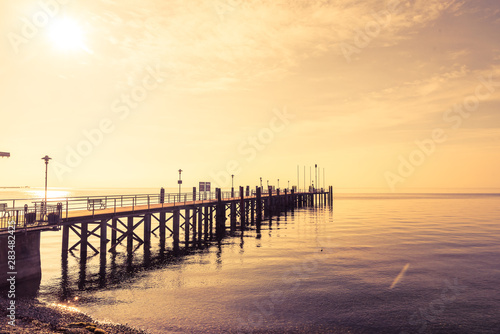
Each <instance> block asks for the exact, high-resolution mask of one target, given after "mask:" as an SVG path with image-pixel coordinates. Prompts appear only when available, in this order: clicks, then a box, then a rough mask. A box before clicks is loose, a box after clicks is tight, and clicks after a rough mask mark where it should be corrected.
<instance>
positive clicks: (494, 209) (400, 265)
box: [39, 194, 500, 333]
mask: <svg viewBox="0 0 500 334" xmlns="http://www.w3.org/2000/svg"><path fill="white" fill-rule="evenodd" d="M499 204H500V195H494V194H486V195H465V194H456V195H451V194H447V195H436V194H432V195H425V194H418V195H395V194H389V195H388V194H384V195H380V194H356V195H353V194H349V195H339V196H337V198H336V200H335V202H334V205H333V207H319V208H308V209H302V210H296V211H295V212H294V213H293V214H291V213H288V214H287V216H286V217H285V216H281V217H279V221H277V219H276V218H274V219H273V220H272V221H271V222H266V224H264V225H263V227H262V231H261V233H260V234H258V233H257V232H256V231H255V230H253V229H252V230H250V231H245V232H244V233H243V235H241V233H238V234H237V235H235V236H233V237H228V238H226V239H224V240H223V241H222V243H220V244H217V243H216V242H215V243H213V244H211V245H205V246H204V247H202V248H192V249H190V250H188V251H186V252H184V254H181V255H177V256H172V255H171V253H170V252H168V250H167V252H166V253H165V254H164V255H163V256H160V255H159V252H160V250H159V248H158V245H157V244H158V241H157V239H155V238H153V248H152V249H151V254H150V255H149V256H148V254H147V253H146V254H144V251H143V250H142V248H139V249H138V250H137V251H136V252H135V253H134V254H133V256H127V254H126V253H125V249H124V248H120V249H119V251H120V253H118V254H117V255H116V256H114V257H113V256H112V255H111V254H109V255H108V259H107V267H106V268H105V271H103V270H101V274H99V271H100V268H99V256H95V257H94V258H91V259H89V261H88V262H87V264H86V267H85V268H82V267H81V266H80V265H79V264H78V259H77V258H76V257H72V256H70V257H69V259H68V264H67V268H68V269H67V275H61V256H60V240H61V239H60V234H59V233H58V232H44V233H43V234H42V266H43V278H42V284H41V287H40V292H39V298H40V299H43V300H47V301H53V302H64V303H65V304H68V305H71V306H76V307H78V308H79V309H80V310H82V311H84V312H87V313H89V314H90V315H92V316H94V317H96V318H97V319H104V320H108V321H111V322H118V323H124V324H125V323H128V324H130V325H132V326H135V327H140V328H144V329H147V330H149V331H150V332H152V333H168V332H173V333H219V332H238V331H240V332H246V333H250V332H254V333H257V332H276V333H281V332H301V333H302V332H303V333H499V332H500V320H499V319H498V314H500V312H499V311H500V290H499V289H498V286H499V285H500V247H499V240H500V225H499V224H498V219H499V218H500V206H499ZM76 255H78V254H76ZM83 269H85V270H83ZM101 269H102V268H101ZM66 276H67V277H66Z"/></svg>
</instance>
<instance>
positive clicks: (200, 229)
mask: <svg viewBox="0 0 500 334" xmlns="http://www.w3.org/2000/svg"><path fill="white" fill-rule="evenodd" d="M202 236H203V207H200V208H199V209H198V241H201V239H202Z"/></svg>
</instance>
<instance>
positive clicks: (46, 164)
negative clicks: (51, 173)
mask: <svg viewBox="0 0 500 334" xmlns="http://www.w3.org/2000/svg"><path fill="white" fill-rule="evenodd" d="M51 159H52V158H50V157H49V156H48V155H46V156H44V157H43V158H42V160H44V161H45V201H44V202H43V210H42V211H43V213H46V212H47V172H48V169H49V160H51Z"/></svg>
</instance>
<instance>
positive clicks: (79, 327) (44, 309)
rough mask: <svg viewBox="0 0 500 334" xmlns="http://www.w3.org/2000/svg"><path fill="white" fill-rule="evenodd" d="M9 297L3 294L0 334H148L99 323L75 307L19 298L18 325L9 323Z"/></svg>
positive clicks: (17, 302) (0, 304) (17, 307)
mask: <svg viewBox="0 0 500 334" xmlns="http://www.w3.org/2000/svg"><path fill="white" fill-rule="evenodd" d="M8 305H9V300H8V299H6V298H5V297H4V296H1V297H0V334H3V333H18V334H25V333H26V334H28V333H40V334H53V333H70V334H73V333H74V334H85V333H100V334H103V333H107V334H120V333H124V334H148V332H146V331H145V330H141V329H136V328H133V327H130V326H127V325H122V324H111V323H108V322H100V321H98V320H96V319H94V318H92V317H91V316H89V315H87V314H85V313H82V312H81V311H79V310H78V309H76V308H71V307H64V306H58V305H51V304H46V303H42V302H40V301H38V300H37V299H21V298H20V299H17V300H16V309H15V317H16V320H15V324H16V326H11V325H9V321H10V319H9V318H8V317H7V315H8V311H7V307H8Z"/></svg>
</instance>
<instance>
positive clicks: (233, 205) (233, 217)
mask: <svg viewBox="0 0 500 334" xmlns="http://www.w3.org/2000/svg"><path fill="white" fill-rule="evenodd" d="M229 206H230V212H229V215H230V221H231V232H234V231H235V230H236V203H235V202H231V204H229Z"/></svg>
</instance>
